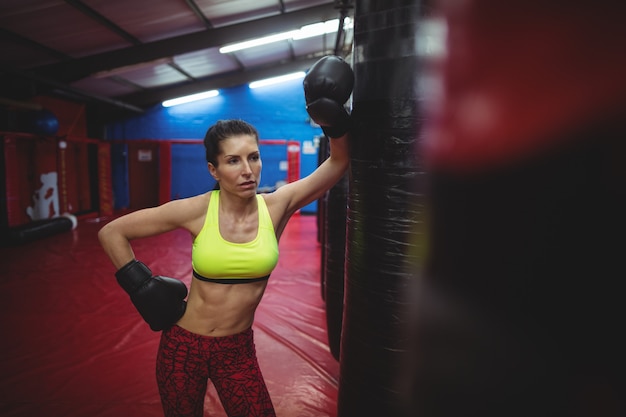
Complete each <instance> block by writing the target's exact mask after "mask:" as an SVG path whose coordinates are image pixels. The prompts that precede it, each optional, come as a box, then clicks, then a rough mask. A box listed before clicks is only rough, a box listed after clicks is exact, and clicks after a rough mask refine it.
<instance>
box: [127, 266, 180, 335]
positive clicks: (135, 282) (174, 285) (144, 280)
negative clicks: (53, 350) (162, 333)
mask: <svg viewBox="0 0 626 417" xmlns="http://www.w3.org/2000/svg"><path fill="white" fill-rule="evenodd" d="M115 277H116V278H117V282H118V283H119V284H120V286H121V287H122V288H123V289H124V290H125V291H126V292H127V293H128V294H129V295H130V299H131V301H132V302H133V304H134V305H135V308H137V311H139V314H141V317H143V319H144V320H145V321H146V322H147V323H148V324H149V325H150V328H151V329H152V330H154V331H155V332H156V331H159V330H164V329H167V328H169V327H171V326H172V325H173V324H175V323H176V322H177V321H178V320H180V318H181V317H182V316H183V314H185V309H186V308H187V302H186V301H185V297H186V296H187V287H186V286H185V284H184V283H183V282H182V281H180V280H177V279H174V278H167V277H161V276H155V277H153V276H152V271H150V269H149V268H148V267H147V266H146V265H145V264H144V263H142V262H139V261H137V260H136V259H133V260H132V261H130V262H129V263H127V264H126V265H124V266H123V267H121V268H120V269H119V270H118V271H117V272H116V273H115Z"/></svg>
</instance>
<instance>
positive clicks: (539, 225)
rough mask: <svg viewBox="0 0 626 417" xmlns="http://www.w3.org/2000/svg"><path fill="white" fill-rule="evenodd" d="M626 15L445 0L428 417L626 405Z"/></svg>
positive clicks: (423, 330) (424, 396)
mask: <svg viewBox="0 0 626 417" xmlns="http://www.w3.org/2000/svg"><path fill="white" fill-rule="evenodd" d="M625 13H626V3H624V2H618V1H612V0H601V1H599V2H595V3H593V4H591V3H589V2H582V1H572V2H567V3H564V2H539V1H535V2H533V1H521V0H514V1H507V2H501V1H498V0H470V1H465V2H443V1H442V2H440V3H439V13H438V14H439V16H440V17H439V21H440V22H442V21H445V22H446V25H447V30H445V31H443V32H446V33H447V34H448V42H447V47H448V50H447V53H446V55H445V56H446V59H445V60H444V62H443V63H442V65H440V64H441V63H440V64H437V65H435V67H438V68H439V70H437V71H436V73H438V76H439V78H440V83H439V84H440V85H441V86H443V92H444V94H442V95H441V96H440V97H438V98H437V100H432V101H429V104H428V106H427V107H428V110H427V111H426V113H425V114H428V115H430V116H429V117H426V125H427V126H426V127H425V129H424V130H425V131H426V132H427V134H426V135H425V138H424V140H423V143H424V147H423V152H424V154H425V161H426V163H427V166H428V171H429V178H430V186H429V202H430V207H431V210H430V211H431V213H432V217H431V224H430V234H431V239H430V251H429V260H428V266H427V269H426V270H427V272H426V274H425V275H424V276H423V279H422V280H420V285H419V291H418V292H417V294H418V295H419V296H418V299H417V301H418V302H417V305H418V308H419V312H418V314H417V317H418V325H417V342H416V343H417V349H416V354H417V355H416V369H415V380H414V385H413V386H414V395H413V396H412V398H413V399H414V402H413V404H414V406H415V410H416V413H415V415H418V416H428V417H450V416H465V417H473V416H476V417H479V416H480V417H501V416H507V417H526V416H531V415H532V416H534V417H572V416H575V417H594V416H598V415H602V416H615V417H616V416H623V415H624V413H625V412H626V389H625V387H626V367H625V360H624V352H625V351H626V345H625V343H624V337H623V334H622V333H623V331H622V329H623V327H624V317H626V307H625V306H626V304H625V303H624V300H623V291H622V290H621V289H620V288H621V285H622V281H623V278H622V277H623V276H624V266H623V258H624V253H625V252H626V245H625V243H624V235H626V216H625V214H624V213H626V187H625V186H624V184H626V170H625V169H624V167H626V142H625V141H624V137H625V134H626V106H625V104H624V103H626V78H625V77H624V74H625V73H626V55H624V54H623V51H624V50H626V27H625V26H624V25H623V22H622V20H623V16H624V14H625ZM555 16H559V17H558V18H555Z"/></svg>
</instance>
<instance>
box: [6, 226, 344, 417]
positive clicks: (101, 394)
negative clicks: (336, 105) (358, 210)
mask: <svg viewBox="0 0 626 417" xmlns="http://www.w3.org/2000/svg"><path fill="white" fill-rule="evenodd" d="M102 224H103V222H98V221H97V220H96V219H91V220H84V221H81V222H79V225H78V228H77V229H76V230H73V231H71V232H65V233H62V234H59V235H56V236H53V237H49V238H45V239H41V240H39V241H36V242H32V243H30V244H27V245H23V246H19V247H11V248H1V249H0V262H1V265H2V268H1V270H0V326H1V329H0V330H1V331H2V336H1V340H0V415H2V416H6V417H9V416H46V417H57V416H58V417H74V416H76V417H78V416H80V417H84V416H90V417H104V416H116V417H119V416H124V417H133V416H142V417H148V416H161V415H162V411H161V406H160V402H159V396H158V393H157V387H156V382H155V376H154V373H155V371H154V362H155V355H156V350H157V345H158V340H159V334H160V333H154V332H152V331H151V330H150V329H149V327H148V326H147V325H146V324H144V322H143V321H142V320H141V318H140V317H139V315H138V313H136V311H135V310H134V307H133V306H132V304H131V303H130V301H129V299H128V297H127V295H126V294H125V293H124V292H123V290H122V289H121V288H119V287H118V285H117V283H116V281H115V278H114V276H113V273H114V269H113V266H112V265H111V263H110V262H109V260H108V259H107V258H106V256H105V255H104V253H103V252H102V250H101V249H100V246H99V244H98V242H97V238H96V233H97V231H98V229H99V228H100V227H101V225H102ZM190 244H191V241H190V237H189V235H188V234H186V233H185V232H183V231H175V232H171V233H168V234H167V235H163V236H159V237H154V238H149V239H143V240H141V241H136V242H135V243H134V245H133V246H134V249H135V255H136V256H137V258H138V259H141V260H143V261H144V262H146V263H147V264H148V265H149V266H150V267H151V269H152V270H153V271H155V272H156V273H158V274H161V275H166V276H172V277H179V278H182V279H183V281H184V282H185V283H186V284H187V285H189V282H190V280H191V252H190V247H191V246H190ZM280 250H281V257H280V260H279V263H278V266H277V268H276V269H275V271H274V273H273V274H272V277H271V278H270V282H269V285H268V287H267V291H266V294H265V297H264V299H263V301H262V302H261V305H260V306H259V309H258V311H257V316H256V322H255V325H254V329H255V337H256V345H257V351H258V356H259V362H260V364H261V369H262V371H263V373H264V376H265V379H266V382H267V385H268V389H269V391H270V393H271V395H272V400H273V402H274V406H275V408H276V412H277V414H278V416H279V417H309V416H310V417H324V416H335V415H336V402H337V382H338V375H339V365H338V363H337V361H335V359H334V358H333V357H332V356H331V354H330V352H329V349H328V342H327V335H326V325H325V312H324V302H323V300H322V299H321V296H320V293H321V292H320V278H319V277H320V266H319V265H320V262H319V257H320V248H319V244H318V242H317V228H316V220H315V216H303V215H296V216H294V217H293V218H292V220H291V222H290V223H289V225H288V227H287V229H286V230H285V232H284V234H283V237H282V239H281V242H280ZM205 415H211V416H215V417H220V416H225V413H224V411H223V410H222V407H221V405H219V401H218V399H217V396H216V394H215V392H214V390H213V389H212V388H211V389H209V392H208V395H207V399H206V403H205Z"/></svg>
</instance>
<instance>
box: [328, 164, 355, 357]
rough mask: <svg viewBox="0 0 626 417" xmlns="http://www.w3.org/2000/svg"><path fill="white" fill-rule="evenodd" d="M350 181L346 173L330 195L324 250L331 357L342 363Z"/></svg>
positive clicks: (331, 190) (329, 192) (330, 191)
mask: <svg viewBox="0 0 626 417" xmlns="http://www.w3.org/2000/svg"><path fill="white" fill-rule="evenodd" d="M348 178H349V175H348V174H345V175H344V176H343V178H342V179H341V180H339V182H338V183H337V184H335V186H333V188H331V189H330V190H329V191H328V193H327V199H326V216H325V225H324V226H325V232H324V247H323V249H322V250H323V256H322V259H323V260H324V264H323V268H324V273H323V276H324V300H325V301H326V328H327V330H328V346H329V347H330V352H331V354H332V355H333V357H334V358H335V359H337V360H339V351H340V350H341V346H340V344H341V326H342V316H343V294H344V277H345V274H344V266H345V260H346V256H345V253H346V211H347V205H348Z"/></svg>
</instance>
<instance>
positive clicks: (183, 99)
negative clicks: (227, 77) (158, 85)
mask: <svg viewBox="0 0 626 417" xmlns="http://www.w3.org/2000/svg"><path fill="white" fill-rule="evenodd" d="M218 94H219V91H217V90H210V91H205V92H203V93H197V94H192V95H189V96H184V97H178V98H173V99H171V100H165V101H164V102H163V103H161V105H162V106H163V107H172V106H177V105H179V104H183V103H190V102H192V101H197V100H202V99H205V98H209V97H215V96H217V95H218Z"/></svg>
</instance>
